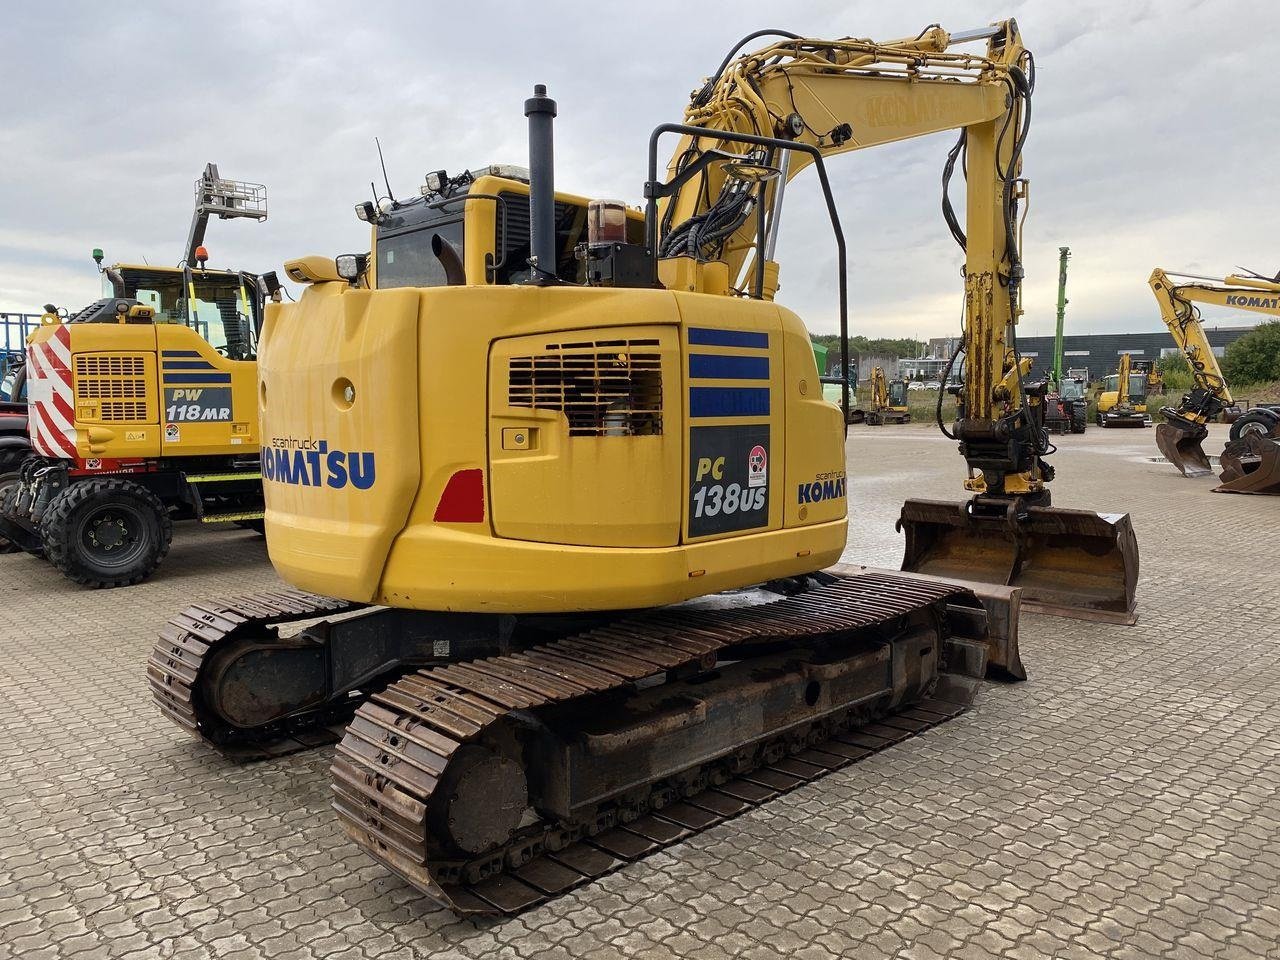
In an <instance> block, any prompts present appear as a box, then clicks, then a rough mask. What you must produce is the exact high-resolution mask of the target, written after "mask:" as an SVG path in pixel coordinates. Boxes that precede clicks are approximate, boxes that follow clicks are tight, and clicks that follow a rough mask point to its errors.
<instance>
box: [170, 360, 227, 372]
mask: <svg viewBox="0 0 1280 960" xmlns="http://www.w3.org/2000/svg"><path fill="white" fill-rule="evenodd" d="M163 366H164V369H165V370H217V369H218V368H217V367H215V366H214V365H213V364H212V363H210V362H209V361H208V360H165V361H164V364H163Z"/></svg>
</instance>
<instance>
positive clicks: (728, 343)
mask: <svg viewBox="0 0 1280 960" xmlns="http://www.w3.org/2000/svg"><path fill="white" fill-rule="evenodd" d="M689 342H690V343H696V344H698V345H699V346H703V347H754V348H756V349H759V350H767V349H768V348H769V335H768V334H767V333H755V332H753V331H750V330H715V329H712V328H710V327H690V328H689Z"/></svg>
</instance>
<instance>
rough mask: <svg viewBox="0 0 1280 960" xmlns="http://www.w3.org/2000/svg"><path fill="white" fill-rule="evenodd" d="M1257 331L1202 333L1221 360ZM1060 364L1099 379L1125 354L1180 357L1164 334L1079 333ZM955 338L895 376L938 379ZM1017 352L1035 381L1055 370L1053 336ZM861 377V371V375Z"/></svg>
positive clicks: (1028, 342)
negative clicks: (1230, 347)
mask: <svg viewBox="0 0 1280 960" xmlns="http://www.w3.org/2000/svg"><path fill="white" fill-rule="evenodd" d="M1254 329H1255V328H1254V327H1252V326H1240V327H1206V328H1205V333H1206V334H1207V335H1208V337H1209V343H1210V344H1212V346H1213V352H1214V353H1215V354H1216V355H1217V356H1219V357H1221V356H1222V354H1223V353H1224V352H1225V351H1226V348H1227V345H1228V344H1231V343H1233V342H1235V341H1236V340H1239V339H1240V338H1241V337H1242V336H1244V335H1245V334H1246V333H1249V332H1250V331H1252V330H1254ZM1062 339H1063V350H1062V352H1063V358H1062V360H1063V365H1064V366H1065V367H1066V368H1068V369H1072V368H1075V369H1079V368H1084V369H1086V370H1088V371H1089V378H1090V379H1091V380H1097V379H1100V378H1102V377H1104V376H1106V375H1107V374H1108V373H1113V372H1115V369H1116V367H1117V365H1118V364H1119V362H1120V355H1121V354H1123V353H1128V354H1130V355H1131V356H1133V357H1134V358H1135V359H1139V360H1151V359H1155V360H1159V359H1160V358H1161V357H1167V356H1170V355H1172V354H1175V353H1177V352H1178V348H1177V346H1176V345H1175V344H1174V342H1173V339H1172V338H1171V337H1170V336H1169V334H1168V332H1167V331H1164V330H1159V331H1156V330H1150V331H1146V332H1144V333H1082V334H1066V335H1065V336H1064V337H1063V338H1062ZM959 342H960V341H959V338H958V337H935V338H933V339H931V340H930V341H929V346H928V350H927V354H928V355H927V356H925V357H921V358H914V359H908V358H901V359H899V360H898V361H897V371H898V376H900V377H904V378H906V379H909V380H938V379H940V378H941V375H942V371H943V370H944V369H945V368H946V365H947V362H948V360H949V359H950V356H951V352H952V351H953V350H954V349H955V346H956V345H957V344H958V343H959ZM1018 350H1019V352H1020V353H1021V355H1022V356H1023V357H1030V358H1031V359H1032V364H1031V377H1032V379H1039V378H1042V377H1046V376H1048V374H1049V368H1050V367H1051V366H1052V365H1053V337H1052V336H1042V337H1027V336H1021V337H1019V338H1018ZM859 373H860V374H861V371H859Z"/></svg>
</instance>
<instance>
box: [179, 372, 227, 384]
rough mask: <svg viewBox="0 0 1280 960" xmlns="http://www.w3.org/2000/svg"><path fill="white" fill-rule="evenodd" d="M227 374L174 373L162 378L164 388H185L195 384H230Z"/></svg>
mask: <svg viewBox="0 0 1280 960" xmlns="http://www.w3.org/2000/svg"><path fill="white" fill-rule="evenodd" d="M230 382H231V374H229V373H175V374H172V375H170V376H167V377H165V378H164V385H165V386H166V387H187V386H192V385H195V384H200V385H204V384H210V383H230Z"/></svg>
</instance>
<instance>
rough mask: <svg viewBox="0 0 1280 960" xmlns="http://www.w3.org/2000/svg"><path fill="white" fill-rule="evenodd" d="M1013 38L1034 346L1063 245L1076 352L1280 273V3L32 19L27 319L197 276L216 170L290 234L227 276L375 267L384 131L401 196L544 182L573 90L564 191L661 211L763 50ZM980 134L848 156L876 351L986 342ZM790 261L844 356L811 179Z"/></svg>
mask: <svg viewBox="0 0 1280 960" xmlns="http://www.w3.org/2000/svg"><path fill="white" fill-rule="evenodd" d="M535 11H536V13H535ZM1008 16H1013V17H1016V18H1017V20H1018V23H1019V26H1020V27H1021V30H1022V34H1023V37H1024V39H1025V41H1026V44H1027V46H1028V47H1029V48H1030V49H1031V50H1032V51H1033V52H1034V53H1035V55H1036V63H1037V67H1038V82H1037V88H1036V93H1035V99H1034V110H1033V124H1032V129H1031V134H1030V138H1029V140H1028V143H1027V148H1026V158H1025V160H1026V162H1025V168H1024V172H1025V174H1026V175H1027V176H1028V177H1030V179H1031V200H1032V203H1031V210H1030V216H1029V218H1028V220H1027V225H1026V247H1025V251H1024V257H1025V261H1026V269H1027V286H1026V296H1025V304H1026V307H1027V315H1026V317H1025V318H1024V320H1023V325H1022V326H1021V327H1020V330H1021V331H1022V332H1023V333H1025V334H1036V333H1045V332H1051V331H1052V328H1053V315H1054V301H1055V296H1056V283H1057V250H1058V247H1059V246H1060V245H1063V244H1066V245H1069V246H1070V247H1071V248H1072V252H1073V257H1072V261H1071V267H1070V276H1069V280H1068V297H1069V299H1070V301H1071V302H1070V306H1069V307H1068V314H1067V316H1068V326H1069V329H1071V330H1073V331H1076V332H1086V331H1100V330H1117V331H1136V330H1153V329H1160V321H1159V316H1158V313H1157V311H1156V309H1155V305H1154V301H1153V300H1152V298H1151V295H1150V291H1149V289H1148V287H1147V283H1146V281H1147V277H1148V275H1149V274H1150V272H1151V268H1152V267H1153V266H1155V265H1157V264H1159V265H1162V266H1166V267H1171V268H1182V269H1188V270H1193V271H1196V272H1203V273H1213V274H1219V275H1220V274H1222V273H1225V272H1227V271H1229V270H1231V269H1232V268H1233V267H1234V266H1235V265H1236V264H1243V265H1245V266H1247V267H1251V268H1253V269H1257V270H1259V271H1268V272H1271V273H1274V272H1275V271H1276V270H1280V255H1278V252H1277V249H1276V247H1277V244H1276V224H1277V222H1278V221H1280V217H1278V216H1277V214H1278V213H1280V195H1278V194H1277V193H1276V190H1275V174H1274V168H1275V164H1276V158H1277V156H1280V127H1278V126H1277V125H1276V124H1275V123H1274V116H1273V114H1274V107H1275V104H1274V99H1275V97H1274V94H1275V91H1276V89H1277V74H1276V62H1277V57H1276V43H1277V39H1276V38H1277V37H1278V36H1280V30H1278V29H1277V28H1280V6H1278V5H1276V4H1275V3H1274V2H1266V0H1235V2H1216V3H1215V2H1202V3H1192V2H1185V0H1168V2H1125V3H1113V2H1105V0H1084V2H1074V3H1070V4H1068V3H1060V2H1059V3H1055V2H1045V0H1026V2H1006V3H1003V4H993V3H968V2H947V3H943V2H921V3H912V2H904V3H895V4H887V3H879V2H869V0H856V2H849V0H843V2H814V3H806V4H803V5H801V4H780V3H776V2H775V3H762V2H756V0H737V2H734V3H732V4H724V5H720V4H692V3H689V2H687V0H686V2H680V3H671V2H665V0H663V2H651V3H644V4H635V3H616V4H608V3H596V4H586V5H584V4H582V3H580V2H571V3H558V2H554V0H544V2H542V3H537V4H522V5H515V4H512V5H510V10H508V9H507V5H506V4H496V3H493V4H490V3H484V2H479V0H472V2H469V3H466V4H457V3H453V4H448V5H444V4H434V3H399V4H397V3H378V2H366V3H350V2H346V3H322V2H315V0H308V2H299V3H245V4H237V3H226V2H223V3H217V4H200V3H188V4H170V3H163V4H162V3H153V4H129V5H123V6H122V5H111V4H102V3H100V2H89V3H57V2H50V3H41V4H13V5H10V6H9V7H8V8H7V9H6V28H7V30H6V33H7V35H8V36H9V38H10V41H11V42H10V43H8V44H6V47H5V65H4V70H5V83H4V86H5V96H4V97H3V98H2V101H3V102H2V103H0V309H3V310H23V311H36V310H38V309H39V307H40V305H41V304H43V303H45V302H46V301H50V300H51V301H53V302H55V303H57V304H59V305H62V306H67V307H72V308H75V307H79V306H83V305H84V304H85V303H88V302H89V301H90V300H93V299H95V298H96V297H97V296H99V292H98V291H99V281H98V277H97V274H96V272H95V270H94V266H93V263H92V261H91V260H90V259H89V252H90V250H91V249H92V248H93V247H95V246H100V247H102V248H104V249H105V251H106V254H107V260H108V262H111V261H115V260H124V261H135V262H136V261H138V260H140V259H142V258H146V259H147V260H148V261H149V262H151V263H164V264H172V263H175V262H177V260H179V259H180V257H181V255H182V245H183V242H184V240H185V238H186V232H187V226H188V223H189V221H190V216H191V204H192V183H193V181H194V180H195V178H196V177H197V176H198V174H199V173H200V171H201V170H202V169H203V167H204V164H205V163H206V162H207V161H214V162H216V163H218V164H219V167H220V169H221V172H222V174H223V175H224V176H228V177H233V178H237V179H245V180H257V181H260V182H263V183H265V184H266V185H267V189H268V194H269V198H270V219H269V220H268V221H267V222H266V223H263V224H257V223H253V222H251V221H227V222H222V221H214V223H213V224H211V226H210V228H209V233H208V236H207V246H208V247H209V249H210V251H211V261H210V263H211V265H215V266H218V265H223V266H235V267H240V268H243V269H251V270H267V269H272V268H278V267H279V266H280V264H281V263H282V262H283V261H284V260H285V259H288V258H291V257H294V256H300V255H303V254H308V253H324V254H328V255H333V254H336V253H340V252H347V251H358V250H367V249H368V242H369V241H368V233H367V228H366V227H365V225H364V224H362V223H360V222H358V221H357V220H356V219H355V216H354V214H353V213H352V207H353V205H354V204H355V203H356V202H357V201H359V200H362V199H364V198H366V197H367V196H368V193H369V186H368V184H369V181H370V180H371V179H373V178H374V177H375V176H376V175H377V156H376V153H375V151H374V144H373V137H374V135H375V134H376V135H378V136H380V137H381V139H382V144H383V149H384V151H385V153H386V159H387V167H388V171H389V172H390V175H391V182H392V186H393V188H395V189H396V190H397V192H398V193H403V194H411V193H414V192H416V190H417V188H418V185H419V184H420V183H421V182H422V177H423V174H424V173H425V172H426V171H428V170H434V169H438V168H444V169H447V170H450V171H459V170H462V169H464V168H466V167H475V166H479V165H482V164H485V163H490V162H514V163H519V164H524V163H526V162H527V146H526V141H525V121H524V118H523V116H522V103H523V100H524V98H525V97H526V96H528V95H529V91H530V88H531V86H532V84H533V83H535V82H540V83H546V84H548V85H549V87H550V92H551V95H552V96H554V97H555V98H556V99H557V101H558V102H559V108H560V115H559V119H558V120H557V126H556V137H557V141H556V154H557V171H556V175H557V186H559V187H561V188H563V189H569V190H573V191H574V192H578V193H582V194H586V195H588V196H606V197H618V198H620V199H625V200H628V201H629V202H633V203H635V202H639V200H640V196H641V183H642V180H643V177H644V167H645V149H646V144H647V140H648V135H649V132H650V130H651V129H652V128H653V127H654V126H655V125H657V124H658V123H661V122H664V121H678V120H679V119H681V116H682V111H683V108H684V105H685V104H686V103H687V101H688V95H689V91H690V90H692V89H693V88H694V87H695V86H696V85H698V84H699V82H700V80H701V79H702V78H703V77H705V76H706V75H707V74H708V73H709V72H710V71H711V70H712V69H714V67H715V65H716V64H717V63H718V62H719V60H720V59H721V57H722V56H723V55H724V53H725V52H726V51H727V50H728V48H729V47H731V46H732V45H733V44H734V43H735V42H736V41H737V40H738V39H739V38H740V37H741V36H743V35H744V34H746V33H749V32H752V31H754V30H757V29H760V28H763V27H779V28H783V29H787V30H791V31H794V32H797V33H801V34H803V35H805V36H809V37H817V38H838V37H845V36H860V37H871V38H874V39H881V40H887V39H892V38H895V37H901V36H905V35H914V34H915V33H917V32H919V30H920V29H922V28H923V27H925V26H926V25H927V24H930V23H932V22H935V21H936V22H940V23H941V24H942V25H943V27H945V28H946V29H948V30H951V31H959V30H963V29H967V28H971V27H976V26H981V25H983V24H986V23H988V22H990V21H992V20H994V19H999V18H1003V17H1008ZM952 140H953V136H952V135H951V134H944V135H938V136H936V137H931V138H925V139H922V140H917V141H911V142H908V143H904V144H898V145H894V146H890V147H883V148H877V149H871V150H867V151H863V152H859V153H853V154H846V155H845V156H843V157H839V158H837V159H836V160H835V161H833V162H832V164H831V166H830V170H831V173H832V175H833V183H834V187H835V192H836V196H837V201H838V202H839V204H840V208H841V216H842V219H843V222H844V225H845V230H846V233H847V234H848V235H849V237H850V241H851V243H850V246H851V250H850V253H851V256H850V264H849V269H850V289H851V291H852V299H851V303H852V310H851V327H852V329H853V331H854V332H856V333H863V334H867V335H869V336H917V337H922V338H923V337H927V336H942V335H949V334H952V333H954V332H956V331H957V329H958V323H959V319H958V318H959V309H960V296H961V287H960V280H959V276H958V271H959V267H960V262H961V258H960V252H959V249H958V248H957V247H956V246H955V243H954V242H953V241H952V240H951V238H950V236H949V234H948V233H947V231H946V228H945V226H944V224H943V221H942V217H941V214H940V212H939V191H940V174H941V169H942V164H943V160H944V155H945V153H946V150H947V147H948V146H949V145H950V143H951V141H952ZM778 258H779V260H780V261H781V263H782V270H781V280H782V290H781V292H780V294H779V299H780V300H781V301H782V302H784V303H786V304H787V305H788V306H790V307H791V308H793V309H795V310H796V311H797V312H798V313H799V314H800V315H801V316H802V317H804V318H805V320H806V322H807V323H808V324H809V327H810V329H811V330H812V331H813V332H815V333H825V332H833V331H834V330H835V329H836V309H835V280H834V250H833V248H832V245H831V241H830V233H829V228H828V226H827V223H826V219H825V214H824V213H823V212H822V209H821V207H820V202H819V196H818V193H817V188H816V181H813V180H812V179H811V174H806V175H805V176H803V177H801V178H798V179H797V180H796V181H795V182H794V183H793V189H792V190H789V191H788V192H787V210H786V213H785V216H784V217H783V230H782V236H781V239H780V243H779V250H778ZM1207 315H1208V316H1210V318H1211V319H1218V318H1221V319H1222V320H1224V321H1228V322H1247V320H1245V319H1239V318H1237V317H1233V316H1232V315H1231V314H1230V312H1223V313H1220V314H1208V313H1207Z"/></svg>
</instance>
